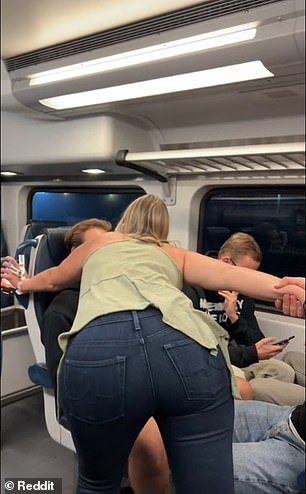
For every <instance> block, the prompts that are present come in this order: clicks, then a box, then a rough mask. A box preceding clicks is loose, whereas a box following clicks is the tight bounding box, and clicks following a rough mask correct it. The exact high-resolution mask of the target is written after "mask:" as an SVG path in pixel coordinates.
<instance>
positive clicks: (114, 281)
mask: <svg viewBox="0 0 306 494" xmlns="http://www.w3.org/2000/svg"><path fill="white" fill-rule="evenodd" d="M182 285H183V276H182V273H181V271H180V270H179V268H178V266H177V265H176V264H175V262H174V261H173V260H172V258H171V257H170V256H169V255H168V254H167V253H166V252H165V251H163V250H162V249H160V248H159V247H158V246H156V245H154V244H148V243H145V242H142V241H140V240H135V239H129V240H120V241H116V242H112V243H109V244H106V245H104V246H103V247H101V248H99V249H97V250H96V251H94V252H93V253H92V254H90V256H89V257H88V259H87V261H86V263H85V264H84V267H83V272H82V280H81V287H80V298H79V305H78V310H77V314H76V317H75V320H74V323H73V325H72V328H71V330H70V331H69V332H66V333H62V334H61V335H60V336H59V344H60V346H61V348H62V350H63V352H65V350H66V347H67V342H68V340H69V337H70V336H72V335H74V334H75V333H77V332H78V331H80V330H81V329H82V328H83V327H84V326H86V324H88V323H89V322H90V321H92V320H93V319H95V318H97V317H99V316H102V315H105V314H110V313H112V312H119V311H126V310H143V309H145V308H146V307H148V306H153V307H155V308H157V309H159V310H160V312H161V314H162V318H163V321H164V322H165V323H166V324H168V325H169V326H171V327H172V328H174V329H176V330H178V331H180V332H182V333H184V334H185V335H187V336H189V337H190V338H192V339H193V340H195V341H197V342H198V343H200V345H202V346H204V347H205V348H207V349H208V350H210V352H211V353H213V354H216V353H217V346H219V347H220V349H221V351H222V353H223V355H224V357H225V359H226V362H227V365H228V368H229V369H230V371H231V364H230V360H229V355H228V350H227V342H228V334H227V332H226V331H225V330H224V329H223V328H222V327H221V326H219V324H217V323H216V322H215V321H214V320H213V319H212V318H211V317H210V316H208V315H206V314H204V313H203V312H201V311H198V310H196V309H194V308H193V306H192V302H191V300H190V299H189V298H188V297H187V296H186V295H184V294H183V292H181V288H182Z"/></svg>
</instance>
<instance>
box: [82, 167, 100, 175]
mask: <svg viewBox="0 0 306 494" xmlns="http://www.w3.org/2000/svg"><path fill="white" fill-rule="evenodd" d="M81 172H83V173H89V174H90V175H100V173H105V170H101V169H100V168H84V170H81Z"/></svg>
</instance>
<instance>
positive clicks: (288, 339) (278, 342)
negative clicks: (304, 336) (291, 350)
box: [272, 336, 295, 345]
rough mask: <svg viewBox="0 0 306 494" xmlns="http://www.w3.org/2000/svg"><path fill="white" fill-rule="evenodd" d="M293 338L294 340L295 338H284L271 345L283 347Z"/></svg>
mask: <svg viewBox="0 0 306 494" xmlns="http://www.w3.org/2000/svg"><path fill="white" fill-rule="evenodd" d="M293 338H295V336H289V338H286V339H284V340H280V341H275V343H272V345H285V344H286V343H288V342H289V341H290V340H292V339H293Z"/></svg>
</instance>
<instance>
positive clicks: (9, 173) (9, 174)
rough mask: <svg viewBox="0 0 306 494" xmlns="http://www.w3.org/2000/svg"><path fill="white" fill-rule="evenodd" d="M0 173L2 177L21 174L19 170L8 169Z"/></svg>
mask: <svg viewBox="0 0 306 494" xmlns="http://www.w3.org/2000/svg"><path fill="white" fill-rule="evenodd" d="M1 175H2V176H3V177H13V176H15V175H22V173H20V172H10V171H7V172H1Z"/></svg>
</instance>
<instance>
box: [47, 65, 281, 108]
mask: <svg viewBox="0 0 306 494" xmlns="http://www.w3.org/2000/svg"><path fill="white" fill-rule="evenodd" d="M273 75H274V74H272V72H270V71H269V70H268V69H266V67H265V66H264V65H263V63H262V62H261V61H259V60H256V61H252V62H246V63H240V64H235V65H227V66H225V67H218V68H215V69H207V70H200V71H197V72H190V73H187V74H179V75H172V76H168V77H161V78H158V79H150V80H147V81H140V82H132V83H129V84H121V85H119V86H113V87H107V88H103V89H94V90H91V91H82V92H79V93H72V94H65V95H62V96H54V97H52V98H44V99H40V100H39V102H40V103H41V104H42V105H44V106H47V107H49V108H52V109H53V110H67V109H72V108H81V107H84V106H92V105H101V104H105V103H113V102H117V101H127V100H132V99H137V98H145V97H148V96H157V95H161V94H170V93H176V92H180V91H190V90H193V89H202V88H207V87H212V86H219V85H223V84H232V83H235V82H242V81H248V80H253V79H261V78H264V77H273Z"/></svg>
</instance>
